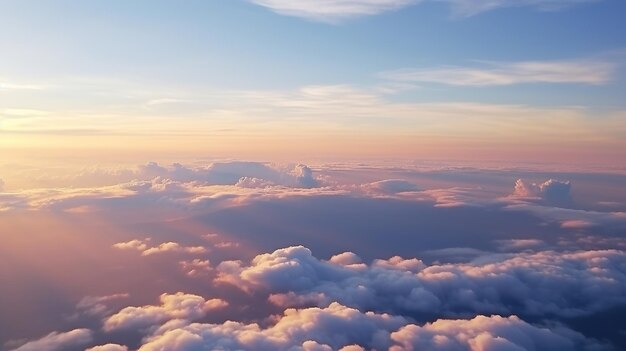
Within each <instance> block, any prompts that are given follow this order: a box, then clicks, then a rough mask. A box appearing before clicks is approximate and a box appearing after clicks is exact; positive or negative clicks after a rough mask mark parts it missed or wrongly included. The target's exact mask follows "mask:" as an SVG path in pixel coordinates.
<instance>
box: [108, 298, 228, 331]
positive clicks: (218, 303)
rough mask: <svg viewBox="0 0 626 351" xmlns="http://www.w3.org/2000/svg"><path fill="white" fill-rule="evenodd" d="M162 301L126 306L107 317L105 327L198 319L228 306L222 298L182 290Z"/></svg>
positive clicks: (125, 327) (132, 326)
mask: <svg viewBox="0 0 626 351" xmlns="http://www.w3.org/2000/svg"><path fill="white" fill-rule="evenodd" d="M160 301H161V305H160V306H152V305H148V306H142V307H126V308H124V309H122V310H121V311H119V312H118V313H116V314H114V315H112V316H110V317H109V318H107V319H106V320H105V321H104V329H105V330H116V329H129V328H132V329H143V328H147V327H150V326H154V325H157V324H159V323H163V322H167V321H170V320H197V319H200V318H202V317H204V316H205V315H206V314H207V313H208V312H209V311H211V310H215V309H219V308H224V307H226V306H228V303H227V302H226V301H224V300H221V299H210V300H205V299H204V298H203V297H201V296H197V295H190V294H183V293H180V292H179V293H176V294H162V295H161V297H160Z"/></svg>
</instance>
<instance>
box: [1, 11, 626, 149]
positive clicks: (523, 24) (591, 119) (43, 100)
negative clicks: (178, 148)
mask: <svg viewBox="0 0 626 351" xmlns="http://www.w3.org/2000/svg"><path fill="white" fill-rule="evenodd" d="M468 4H469V5H468ZM486 4H487V5H489V4H491V5H492V8H487V7H485V6H487V5H486ZM512 4H513V5H512ZM624 14H626V4H625V3H624V2H623V1H619V0H519V1H495V2H487V1H465V0H421V1H419V0H375V1H365V0H363V1H361V0H357V1H346V0H325V1H319V2H318V1H310V0H300V1H286V0H285V1H283V0H249V1H244V0H227V1H226V0H212V1H207V0H190V1H184V2H178V1H165V0H156V1H126V0H112V1H88V2H85V1H72V0H63V1H62V0H55V1H35V0H29V1H15V0H9V1H3V2H2V11H0V22H1V23H3V28H4V30H3V31H2V32H1V33H0V45H1V47H2V55H1V56H0V131H4V132H12V131H13V132H14V131H19V132H27V131H33V130H39V131H42V130H50V129H53V127H56V126H61V125H62V126H65V127H68V128H70V127H71V128H70V129H72V130H73V131H75V130H100V129H102V128H106V127H107V126H108V127H110V126H121V125H122V124H124V123H127V122H128V121H133V123H134V125H132V126H130V125H128V126H126V125H125V126H124V127H123V128H130V129H133V128H134V129H137V128H139V127H137V125H141V124H144V122H143V121H141V120H140V119H141V118H140V116H143V117H145V118H149V117H153V116H155V115H158V116H160V117H162V118H165V119H167V118H169V121H168V122H167V123H179V121H180V120H181V119H183V120H184V121H186V122H184V123H183V124H185V123H188V124H187V129H189V130H194V131H197V130H203V128H204V125H197V124H195V123H196V122H197V121H199V120H202V121H206V122H207V123H209V122H211V123H212V125H219V128H220V130H226V129H233V128H240V126H242V125H245V126H250V128H253V127H252V125H253V124H254V123H256V121H257V119H262V120H263V121H264V123H265V122H267V121H270V122H272V123H279V122H281V121H283V120H285V119H288V118H291V117H292V116H293V113H292V112H293V111H291V110H289V109H286V108H285V104H286V103H287V104H288V103H289V100H293V99H295V98H294V96H300V95H303V93H302V91H305V93H304V95H306V97H307V99H309V100H311V99H312V100H315V101H313V102H314V103H315V104H316V105H315V107H316V108H317V107H320V106H322V107H324V106H328V105H332V104H335V103H338V102H337V101H332V102H329V101H327V100H328V97H329V96H331V97H336V98H337V100H341V99H343V97H339V96H338V95H337V96H335V95H336V94H335V92H336V88H337V87H342V91H343V92H346V91H349V92H350V96H348V97H346V99H348V100H350V99H352V100H350V101H352V102H354V105H355V106H357V107H358V106H359V105H364V104H372V103H374V102H373V101H374V100H375V102H378V105H377V108H379V109H380V110H381V111H385V110H387V108H388V107H389V106H388V105H389V104H393V106H392V107H391V108H389V109H388V110H389V111H390V112H388V113H387V114H388V115H389V116H392V117H395V116H399V115H402V116H404V117H402V118H403V119H404V120H405V121H406V120H407V118H406V116H408V115H410V113H408V112H406V111H405V112H406V113H405V114H402V113H400V112H398V111H396V110H402V109H405V110H406V106H405V105H406V104H412V105H411V106H410V107H411V108H413V109H414V110H413V115H414V116H416V117H415V118H414V119H413V120H412V123H413V125H414V126H418V125H424V124H425V123H424V122H423V121H422V120H420V118H422V116H421V115H420V116H418V115H419V114H420V113H421V111H422V110H423V109H422V108H421V106H422V105H420V104H460V103H463V104H485V105H488V106H490V107H493V106H495V107H496V108H498V109H499V108H500V107H501V106H503V105H505V106H514V107H519V106H521V107H523V108H525V109H526V108H530V109H539V111H535V112H536V113H537V114H541V115H544V114H545V116H546V119H548V120H553V119H554V118H556V117H554V118H553V117H551V116H552V114H553V112H555V111H556V110H558V111H560V109H562V108H566V109H568V110H569V111H570V112H571V111H574V113H579V114H580V115H581V116H582V117H580V116H579V117H577V118H579V119H580V120H581V121H580V122H571V121H562V122H561V123H560V125H561V126H564V125H569V126H572V125H575V126H577V127H579V128H581V129H587V130H589V129H590V128H591V126H589V125H588V124H594V123H596V122H595V121H597V120H599V121H604V120H611V122H610V123H608V126H605V125H602V126H598V129H599V130H603V131H604V132H598V135H596V136H594V137H593V138H596V139H602V140H606V139H607V138H608V139H612V140H613V139H615V135H614V134H616V133H617V134H618V138H622V139H621V142H623V136H624V132H623V130H622V129H619V130H618V131H616V130H615V128H613V126H615V125H619V124H620V123H619V121H620V120H623V118H624V117H623V116H624V115H625V114H626V113H625V112H624V110H625V109H626V103H625V102H624V99H623V91H625V90H626V83H625V82H626V79H625V73H624V72H625V70H624V67H623V64H622V62H624V58H626V30H624V24H623V23H624V18H625V17H626V16H625V15H624ZM307 87H326V89H324V93H323V94H325V95H324V97H323V98H321V97H320V96H318V95H316V94H318V93H313V94H309V92H310V91H309V90H307ZM316 89H317V88H316ZM315 91H317V90H315ZM222 92H228V93H227V94H230V95H229V96H230V99H231V100H232V103H230V105H229V106H228V107H224V106H223V101H224V100H225V98H224V97H222V96H221V95H220V94H221V93H222ZM235 92H237V93H235ZM237 94H239V95H237ZM277 94H278V95H280V96H281V99H282V100H281V101H280V102H276V99H277V97H276V95H277ZM231 95H232V96H231ZM250 96H252V97H254V99H252V100H254V101H252V102H250V101H249V100H251V98H250ZM260 96H262V97H260ZM141 99H143V100H141ZM359 99H360V100H359ZM139 100H141V101H139ZM227 100H228V99H227ZM260 100H263V102H262V103H260V102H259V101H260ZM283 100H284V101H283ZM309 100H307V101H306V109H309V110H310V107H311V103H312V102H311V101H309ZM361 100H367V101H361ZM229 101H230V100H229ZM236 101H240V102H241V103H240V104H239V106H234V104H235V103H236ZM174 105H175V106H174ZM257 105H262V106H261V107H258V106H257ZM276 105H278V106H279V107H280V108H276ZM347 105H349V103H348V104H347ZM146 106H148V107H146ZM156 106H158V107H159V109H158V111H157V109H156ZM244 106H245V108H244ZM253 106H255V107H253ZM267 106H270V107H271V109H272V112H271V113H267V115H263V114H257V113H256V112H258V109H259V108H260V109H264V108H266V107H267ZM235 107H236V108H235ZM542 109H549V111H545V113H544V111H543V110H542ZM226 110H227V111H228V112H229V113H230V114H236V115H238V116H245V118H244V117H241V119H240V120H237V122H234V121H235V119H232V118H230V117H227V116H226V115H228V116H230V114H221V115H220V114H219V113H217V112H216V111H218V112H219V111H221V112H223V111H226ZM235 110H237V111H235ZM373 110H375V109H369V110H368V113H367V116H362V114H361V113H360V112H362V111H359V110H358V109H352V110H350V111H347V112H345V113H344V112H342V113H339V112H337V113H336V115H337V116H335V117H333V118H332V121H331V122H332V123H342V124H343V125H344V126H348V127H350V126H351V125H353V122H354V121H355V120H358V121H360V122H364V121H365V122H366V123H369V125H375V126H383V125H384V126H385V127H386V128H387V127H390V126H395V127H397V128H399V129H402V128H404V129H406V128H407V127H406V123H405V122H389V121H388V120H386V119H385V118H386V117H387V116H386V115H383V114H379V115H377V116H373V114H372V113H371V111H373ZM3 111H4V112H3ZM16 111H17V112H16ZM146 111H147V112H146ZM558 111H557V112H558ZM580 111H583V112H580ZM30 112H33V114H30ZM331 112H333V113H332V114H334V110H333V111H331ZM326 114H327V115H328V113H326ZM558 114H559V113H556V115H558ZM25 115H28V116H25ZM148 115H149V116H148ZM258 115H263V117H258V118H257V116H258ZM556 115H555V116H556ZM583 115H584V116H583ZM16 116H17V117H16ZM44 116H45V117H44ZM50 116H55V117H50ZM225 116H226V117H225ZM507 116H508V115H507ZM507 116H504V117H503V118H505V119H506V118H508V117H507ZM18 117H19V121H18V120H17V119H18ZM24 117H27V118H24ZM166 117H167V118H166ZM229 118H230V119H229ZM307 118H308V121H309V126H311V127H310V128H311V129H316V128H317V129H320V128H322V126H321V125H318V123H317V122H318V120H316V118H317V117H316V115H315V113H310V114H308V115H307ZM430 118H432V117H430ZM476 118H477V119H478V121H477V122H476V123H474V124H475V125H484V126H487V125H488V124H489V123H491V122H489V121H485V120H481V119H480V116H477V117H476ZM374 119H377V122H375V123H374ZM3 120H4V122H3ZM227 120H230V121H231V122H230V124H229V123H227ZM300 120H301V119H300ZM215 121H217V122H215ZM213 122H215V123H213ZM370 122H371V123H370ZM167 123H166V124H167ZM516 123H517V122H510V124H509V125H508V126H509V127H508V128H509V129H510V128H514V127H515V126H516ZM235 124H236V126H235ZM303 125H304V124H302V125H300V126H298V128H296V129H297V131H298V132H299V131H301V130H303ZM451 125H452V124H450V125H449V126H451ZM449 126H448V127H446V128H449ZM318 127H319V128H318ZM216 128H217V127H216ZM254 128H256V129H258V128H257V126H255V127H254ZM268 128H271V127H268ZM409 130H411V129H410V127H409ZM412 131H415V132H416V133H417V132H418V131H417V130H412ZM349 132H350V131H349V130H348V131H346V133H349ZM419 132H423V133H431V132H432V130H430V129H429V130H427V131H419ZM268 133H269V134H271V133H270V132H268ZM286 133H291V134H292V133H294V129H292V130H290V131H289V132H286ZM490 133H492V132H491V131H489V130H487V129H481V133H479V135H471V134H467V135H465V136H466V137H467V138H470V139H471V138H484V136H485V135H487V134H490ZM576 133H578V132H575V131H571V132H570V134H576ZM602 133H604V134H602ZM607 133H608V134H611V133H613V135H611V136H607V135H608V134H607ZM266 134H267V133H266ZM600 134H602V135H600ZM450 135H452V134H445V135H444V136H446V137H449V136H450ZM520 137H521V135H520ZM559 138H561V139H562V137H559ZM574 141H576V140H574V139H571V137H570V140H569V142H574ZM614 141H615V140H613V141H611V142H614ZM618 141H619V140H618ZM24 143H26V142H24Z"/></svg>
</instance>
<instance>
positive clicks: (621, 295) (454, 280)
mask: <svg viewBox="0 0 626 351" xmlns="http://www.w3.org/2000/svg"><path fill="white" fill-rule="evenodd" d="M217 270H218V272H219V274H218V277H217V278H216V281H218V282H223V283H230V284H233V285H235V286H238V287H240V288H242V289H244V290H245V291H248V292H253V291H257V292H258V291H261V292H265V293H267V294H268V295H269V298H270V302H272V303H275V304H278V305H281V306H284V307H289V306H306V305H309V306H310V305H318V306H325V305H327V304H329V303H331V302H333V301H337V302H339V303H341V304H344V305H346V306H351V307H356V308H359V309H361V310H374V311H379V312H389V313H409V314H411V315H422V316H429V315H437V316H465V315H468V314H491V313H498V314H521V315H533V316H579V315H588V314H591V313H594V312H598V311H602V310H605V309H607V308H610V307H611V306H617V305H620V304H623V303H626V253H624V252H623V251H617V250H598V251H578V252H565V253H559V252H554V251H541V252H536V253H530V252H522V253H516V254H492V255H485V256H481V257H479V258H477V259H475V260H474V261H472V262H470V263H458V264H452V263H450V264H440V265H438V264H434V265H430V266H427V265H425V264H424V263H423V262H421V261H419V260H417V259H408V260H407V259H402V258H400V257H394V258H391V259H389V260H375V261H374V262H372V263H371V264H370V265H365V264H361V263H360V261H359V260H358V258H357V257H355V255H354V254H350V253H347V254H341V255H338V256H335V257H334V258H332V259H331V260H330V261H323V260H319V259H317V258H315V257H314V256H313V255H312V253H311V251H310V250H308V249H307V248H305V247H290V248H285V249H280V250H276V251H274V252H273V253H267V254H262V255H258V256H256V257H255V258H254V259H253V260H252V262H251V264H250V265H249V266H245V265H243V263H242V262H240V261H225V262H222V263H221V264H220V265H218V267H217Z"/></svg>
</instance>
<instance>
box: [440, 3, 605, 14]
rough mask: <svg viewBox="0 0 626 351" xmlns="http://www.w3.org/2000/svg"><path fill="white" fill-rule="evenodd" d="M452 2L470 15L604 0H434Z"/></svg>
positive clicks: (456, 10) (455, 8)
mask: <svg viewBox="0 0 626 351" xmlns="http://www.w3.org/2000/svg"><path fill="white" fill-rule="evenodd" d="M434 1H439V2H445V3H448V4H450V7H451V10H452V13H453V14H454V15H455V16H459V17H470V16H474V15H477V14H479V13H482V12H486V11H491V10H496V9H499V8H504V7H523V6H524V7H532V8H535V9H537V10H540V11H558V10H563V9H566V8H569V7H571V6H575V5H579V4H584V3H592V2H599V1H602V0H434Z"/></svg>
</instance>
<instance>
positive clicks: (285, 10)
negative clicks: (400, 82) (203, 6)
mask: <svg viewBox="0 0 626 351" xmlns="http://www.w3.org/2000/svg"><path fill="white" fill-rule="evenodd" d="M250 1H251V2H253V3H255V4H257V5H261V6H264V7H267V8H269V9H271V10H272V11H274V12H276V13H279V14H282V15H287V16H294V17H301V18H306V19H311V20H316V21H323V22H336V21H340V20H343V19H346V18H351V17H358V16H366V15H375V14H379V13H382V12H385V11H391V10H396V9H399V8H402V7H405V6H409V5H413V4H416V3H418V2H421V1H422V0H250Z"/></svg>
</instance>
